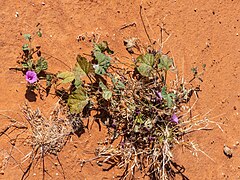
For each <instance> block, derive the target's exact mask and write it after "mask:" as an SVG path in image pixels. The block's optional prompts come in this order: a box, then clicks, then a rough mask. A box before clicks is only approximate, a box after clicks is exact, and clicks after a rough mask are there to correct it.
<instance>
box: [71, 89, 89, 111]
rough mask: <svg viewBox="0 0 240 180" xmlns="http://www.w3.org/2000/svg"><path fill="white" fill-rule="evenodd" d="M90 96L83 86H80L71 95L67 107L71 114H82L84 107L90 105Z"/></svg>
mask: <svg viewBox="0 0 240 180" xmlns="http://www.w3.org/2000/svg"><path fill="white" fill-rule="evenodd" d="M88 101H89V99H88V96H87V94H86V92H85V90H84V89H83V87H82V86H79V87H78V88H77V89H76V90H75V91H73V92H72V93H71V95H70V96H69V98H68V102H67V105H68V106H69V109H70V112H71V113H81V112H82V111H83V109H84V107H85V106H86V105H87V104H88Z"/></svg>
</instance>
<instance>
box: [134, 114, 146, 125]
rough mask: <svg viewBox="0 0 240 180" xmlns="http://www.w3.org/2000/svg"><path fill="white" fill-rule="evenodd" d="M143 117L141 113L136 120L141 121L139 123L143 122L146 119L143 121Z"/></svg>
mask: <svg viewBox="0 0 240 180" xmlns="http://www.w3.org/2000/svg"><path fill="white" fill-rule="evenodd" d="M142 117H143V115H142V114H139V115H138V116H136V119H135V122H136V123H139V124H143V123H144V121H143V119H142Z"/></svg>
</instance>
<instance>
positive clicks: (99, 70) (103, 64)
mask: <svg viewBox="0 0 240 180" xmlns="http://www.w3.org/2000/svg"><path fill="white" fill-rule="evenodd" d="M94 57H95V59H96V60H97V61H98V64H97V65H95V67H94V69H95V73H96V74H99V75H103V74H105V73H106V71H107V68H108V67H109V66H110V60H111V58H110V57H109V56H106V55H105V54H103V53H101V52H95V53H94Z"/></svg>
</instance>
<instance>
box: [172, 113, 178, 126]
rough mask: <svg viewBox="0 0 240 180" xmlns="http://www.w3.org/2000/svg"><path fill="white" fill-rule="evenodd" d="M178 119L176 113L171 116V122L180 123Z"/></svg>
mask: <svg viewBox="0 0 240 180" xmlns="http://www.w3.org/2000/svg"><path fill="white" fill-rule="evenodd" d="M178 121H179V120H178V117H177V115H176V114H173V115H172V117H171V122H173V123H176V124H178Z"/></svg>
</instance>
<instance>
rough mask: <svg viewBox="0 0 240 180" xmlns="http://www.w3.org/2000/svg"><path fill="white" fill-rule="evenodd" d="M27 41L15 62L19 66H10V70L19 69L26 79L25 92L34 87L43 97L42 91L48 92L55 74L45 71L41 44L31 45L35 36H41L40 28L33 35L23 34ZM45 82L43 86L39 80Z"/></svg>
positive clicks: (31, 90) (46, 63)
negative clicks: (19, 58) (18, 59)
mask: <svg viewBox="0 0 240 180" xmlns="http://www.w3.org/2000/svg"><path fill="white" fill-rule="evenodd" d="M23 37H24V38H25V40H26V41H27V43H25V44H23V46H22V51H23V54H22V58H21V60H20V61H17V63H18V64H19V65H20V66H21V67H17V68H10V70H17V71H21V72H22V73H23V74H24V75H25V76H26V80H27V82H28V83H27V92H33V91H34V90H35V89H36V90H38V91H39V94H40V97H41V98H42V97H43V94H42V92H45V93H46V95H48V94H49V92H50V88H51V86H52V84H53V81H54V78H55V75H54V74H53V73H50V72H47V69H48V62H47V60H46V59H45V58H44V57H43V56H42V52H41V50H40V49H41V46H36V47H33V40H34V38H35V37H42V32H41V29H39V30H38V31H37V32H36V33H35V34H34V35H33V36H32V35H31V34H23ZM41 80H43V81H45V82H46V84H45V86H43V85H42V84H41V83H40V81H41Z"/></svg>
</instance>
